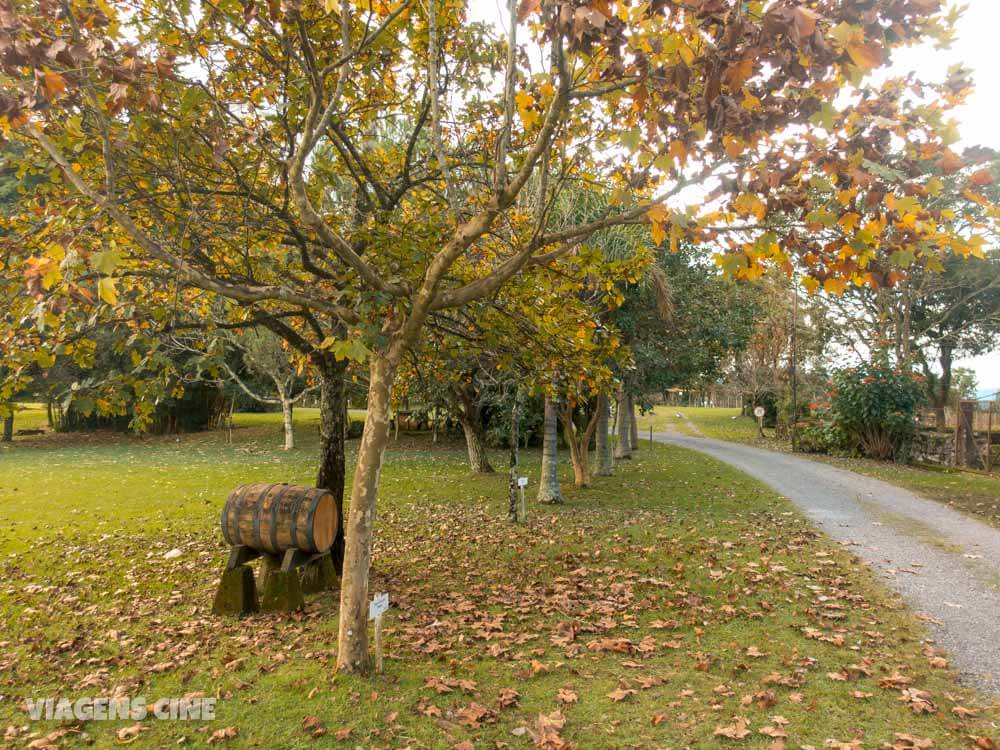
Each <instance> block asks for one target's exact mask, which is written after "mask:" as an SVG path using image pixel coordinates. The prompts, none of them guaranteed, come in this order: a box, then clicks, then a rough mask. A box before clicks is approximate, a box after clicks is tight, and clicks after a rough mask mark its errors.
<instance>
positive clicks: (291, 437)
mask: <svg viewBox="0 0 1000 750" xmlns="http://www.w3.org/2000/svg"><path fill="white" fill-rule="evenodd" d="M281 422H282V424H283V425H284V426H285V450H286V451H290V450H292V449H293V448H295V428H294V427H293V424H292V402H291V401H290V400H289V399H288V398H287V397H285V396H284V395H283V396H282V397H281Z"/></svg>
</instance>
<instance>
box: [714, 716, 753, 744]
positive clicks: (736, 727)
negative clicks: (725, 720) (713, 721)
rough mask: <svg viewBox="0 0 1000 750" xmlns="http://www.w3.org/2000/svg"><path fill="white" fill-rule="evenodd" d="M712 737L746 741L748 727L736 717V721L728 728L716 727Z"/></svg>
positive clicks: (739, 717)
mask: <svg viewBox="0 0 1000 750" xmlns="http://www.w3.org/2000/svg"><path fill="white" fill-rule="evenodd" d="M712 736H713V737H726V738H727V739H730V740H742V739H746V738H747V737H749V736H750V725H749V723H748V722H747V720H746V719H744V718H743V717H742V716H737V717H736V720H735V721H734V722H733V723H732V724H730V725H729V726H728V727H716V728H715V731H714V732H712Z"/></svg>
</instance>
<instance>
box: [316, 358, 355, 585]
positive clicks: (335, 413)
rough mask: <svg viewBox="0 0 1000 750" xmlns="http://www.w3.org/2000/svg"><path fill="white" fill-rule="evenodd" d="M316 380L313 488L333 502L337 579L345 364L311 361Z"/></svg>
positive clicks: (339, 572)
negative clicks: (316, 460)
mask: <svg viewBox="0 0 1000 750" xmlns="http://www.w3.org/2000/svg"><path fill="white" fill-rule="evenodd" d="M314 362H315V364H316V368H317V370H318V371H319V376H320V383H319V388H320V402H319V438H320V445H319V472H318V474H317V477H316V486H317V487H319V488H320V489H324V490H329V491H330V493H331V494H332V495H333V499H334V500H335V501H336V502H337V535H336V537H335V538H334V541H333V547H332V548H331V549H330V556H331V558H332V559H333V567H334V568H335V569H336V571H337V575H342V573H343V569H344V520H343V519H344V473H345V472H344V440H345V437H346V433H347V427H346V425H347V390H346V388H345V387H344V375H345V373H346V371H347V362H346V361H345V362H338V361H337V360H336V359H335V358H334V357H332V356H327V355H321V356H319V357H317V358H315V359H314Z"/></svg>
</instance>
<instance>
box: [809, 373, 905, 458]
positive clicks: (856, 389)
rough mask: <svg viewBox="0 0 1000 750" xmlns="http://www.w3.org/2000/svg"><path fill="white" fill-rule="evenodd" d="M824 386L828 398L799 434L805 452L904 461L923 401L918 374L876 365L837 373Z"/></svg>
mask: <svg viewBox="0 0 1000 750" xmlns="http://www.w3.org/2000/svg"><path fill="white" fill-rule="evenodd" d="M828 385H829V392H828V393H827V398H828V400H827V401H826V402H825V403H823V404H817V405H816V409H815V410H814V414H815V421H814V422H813V423H812V424H811V425H809V426H808V427H806V428H805V429H804V430H803V432H802V435H801V438H800V443H801V444H802V446H803V447H804V448H805V449H807V450H813V451H821V450H825V451H827V452H838V453H846V454H848V455H854V456H866V457H868V458H875V459H879V460H882V461H888V460H893V461H898V462H905V461H907V460H908V458H909V451H910V447H911V445H912V443H913V438H914V437H915V436H916V434H917V412H918V409H919V408H920V406H921V404H922V402H923V400H924V389H923V387H922V385H921V377H920V376H919V375H914V374H913V373H912V372H908V371H907V370H905V369H902V368H899V367H893V366H892V365H890V364H889V363H887V362H885V361H875V362H871V363H866V364H863V365H860V366H858V367H849V368H845V369H843V370H838V371H837V372H836V373H834V375H833V377H832V379H831V380H830V381H829V383H828Z"/></svg>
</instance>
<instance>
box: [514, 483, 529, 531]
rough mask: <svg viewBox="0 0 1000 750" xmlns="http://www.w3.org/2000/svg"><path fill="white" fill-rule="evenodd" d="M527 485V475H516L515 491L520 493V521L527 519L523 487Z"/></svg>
mask: <svg viewBox="0 0 1000 750" xmlns="http://www.w3.org/2000/svg"><path fill="white" fill-rule="evenodd" d="M527 486H528V478H527V477H518V478H517V491H518V492H519V493H520V495H521V520H522V521H527V520H528V506H527V503H525V502H524V488H525V487H527Z"/></svg>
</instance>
